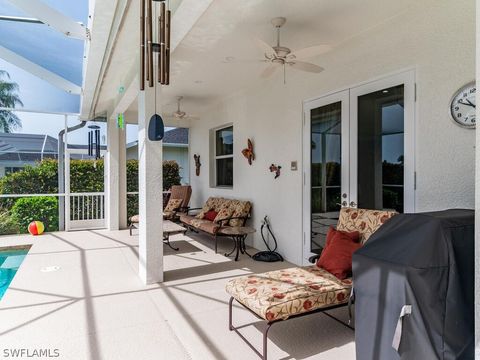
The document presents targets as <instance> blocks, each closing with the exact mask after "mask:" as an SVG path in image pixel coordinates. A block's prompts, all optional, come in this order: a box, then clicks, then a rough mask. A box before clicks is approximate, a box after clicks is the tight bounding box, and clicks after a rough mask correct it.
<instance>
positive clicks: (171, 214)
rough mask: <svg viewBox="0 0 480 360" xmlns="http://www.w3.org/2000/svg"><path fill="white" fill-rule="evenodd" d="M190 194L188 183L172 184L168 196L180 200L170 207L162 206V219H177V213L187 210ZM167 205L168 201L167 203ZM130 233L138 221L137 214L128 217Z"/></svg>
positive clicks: (190, 188)
mask: <svg viewBox="0 0 480 360" xmlns="http://www.w3.org/2000/svg"><path fill="white" fill-rule="evenodd" d="M191 196H192V187H191V186H190V185H173V186H172V187H171V189H170V198H169V201H170V200H172V199H179V200H182V201H181V202H179V203H178V205H175V206H174V207H173V208H172V209H167V208H166V207H164V210H163V219H164V220H170V221H177V220H178V219H179V215H180V214H182V213H187V212H188V204H189V203H190V197H191ZM166 206H168V201H167V205H166ZM129 220H130V226H129V229H130V235H132V230H133V229H134V228H136V227H137V224H138V223H139V222H140V217H139V215H134V216H132V217H131V218H130V219H129Z"/></svg>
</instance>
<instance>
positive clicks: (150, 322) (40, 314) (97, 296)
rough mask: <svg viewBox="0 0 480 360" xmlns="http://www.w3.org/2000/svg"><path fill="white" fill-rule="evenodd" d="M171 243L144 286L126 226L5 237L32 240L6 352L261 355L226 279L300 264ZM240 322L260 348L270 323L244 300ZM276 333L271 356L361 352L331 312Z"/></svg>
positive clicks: (191, 242) (200, 241)
mask: <svg viewBox="0 0 480 360" xmlns="http://www.w3.org/2000/svg"><path fill="white" fill-rule="evenodd" d="M172 242H173V243H174V244H175V245H176V246H179V247H180V248H181V250H180V251H178V252H175V251H173V250H170V249H169V248H168V247H165V253H164V271H165V277H164V282H163V283H161V284H152V285H148V286H145V285H143V284H142V282H141V281H140V279H139V277H138V275H137V272H138V236H132V237H131V236H129V235H128V231H126V230H121V231H107V230H92V231H78V232H58V233H51V234H47V235H45V236H42V237H38V238H35V239H33V240H32V238H31V237H30V236H25V237H18V236H12V237H4V238H2V246H9V245H19V244H32V243H33V247H32V249H31V250H30V252H29V254H28V257H27V258H26V259H25V260H24V262H23V264H22V267H21V271H20V272H19V273H18V274H17V276H16V277H15V279H14V282H13V283H12V284H11V286H10V288H9V290H8V293H7V294H6V295H5V296H4V298H3V299H2V301H1V303H0V314H1V318H2V322H1V324H0V335H1V337H2V344H3V346H4V349H6V350H8V349H21V348H28V349H29V351H30V353H31V352H32V351H33V349H36V348H41V349H50V351H51V352H52V354H53V351H54V350H55V349H58V352H59V355H60V356H59V358H61V359H72V360H73V359H256V358H257V355H256V354H255V353H254V352H252V351H251V350H250V349H249V348H248V346H247V345H246V344H245V343H244V342H243V341H242V340H241V339H240V338H239V337H238V336H236V335H235V334H234V333H233V332H230V331H228V330H227V318H228V306H227V305H228V295H227V294H226V293H225V289H224V288H225V282H226V281H227V280H229V279H232V278H234V277H236V276H240V275H246V274H253V273H261V272H264V271H267V270H271V269H272V268H275V269H277V268H285V267H289V266H292V264H289V263H276V264H274V265H272V264H267V263H261V262H255V261H253V260H251V259H250V258H248V257H245V256H244V257H241V259H240V261H238V262H235V261H233V260H232V259H231V258H230V259H228V258H226V257H224V256H223V253H224V252H226V251H227V250H228V251H229V250H230V249H231V246H232V244H231V242H230V241H227V240H225V241H223V242H221V243H220V247H219V254H215V253H214V252H213V251H212V249H211V247H210V244H209V240H208V239H205V238H204V237H202V236H199V235H194V236H192V235H190V234H189V236H183V235H176V236H175V237H173V238H172ZM334 313H335V312H334ZM336 315H338V316H339V317H340V318H345V316H346V312H345V311H342V310H337V311H336ZM235 320H236V321H239V322H242V323H245V324H248V323H251V325H250V326H247V327H245V328H243V329H242V332H243V333H244V334H245V335H246V336H247V337H248V338H250V339H251V340H252V341H253V342H254V343H255V344H256V345H258V346H259V347H260V345H261V344H260V343H261V341H260V339H261V338H260V337H259V334H260V333H261V331H262V327H263V325H264V324H263V323H262V322H259V321H258V320H257V319H256V318H255V317H253V316H252V315H251V314H249V313H248V312H247V311H246V310H244V309H242V308H241V307H240V306H236V313H235ZM293 333H294V334H296V336H294V337H292V336H291V334H293ZM270 338H271V345H270V354H271V356H272V358H279V359H280V358H297V359H305V358H315V359H332V358H342V359H353V358H354V357H355V355H354V350H355V349H354V342H353V340H354V334H353V332H352V331H351V330H350V329H348V328H346V327H344V326H343V325H340V324H339V323H337V322H336V321H335V320H332V319H331V318H329V317H327V316H325V315H323V314H317V315H314V316H310V317H308V318H306V319H298V320H297V321H289V322H287V323H285V324H282V325H280V326H278V328H277V329H274V330H272V332H271V334H270ZM319 339H321V341H319ZM7 345H8V346H7ZM27 345H28V346H27Z"/></svg>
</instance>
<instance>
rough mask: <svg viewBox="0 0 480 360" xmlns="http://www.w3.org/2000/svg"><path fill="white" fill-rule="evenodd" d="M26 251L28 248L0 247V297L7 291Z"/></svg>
mask: <svg viewBox="0 0 480 360" xmlns="http://www.w3.org/2000/svg"><path fill="white" fill-rule="evenodd" d="M27 253H28V249H20V250H16V249H13V250H12V249H7V250H2V249H1V248H0V299H1V298H2V297H3V294H5V292H6V291H7V289H8V286H9V285H10V283H11V282H12V280H13V277H14V276H15V274H16V273H17V271H18V268H19V267H20V265H21V264H22V261H23V259H25V256H26V255H27Z"/></svg>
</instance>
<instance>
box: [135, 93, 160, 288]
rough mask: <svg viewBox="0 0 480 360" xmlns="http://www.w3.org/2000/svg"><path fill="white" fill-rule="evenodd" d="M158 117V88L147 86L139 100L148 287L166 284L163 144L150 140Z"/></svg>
mask: <svg viewBox="0 0 480 360" xmlns="http://www.w3.org/2000/svg"><path fill="white" fill-rule="evenodd" d="M156 86H157V95H158V92H159V91H160V86H159V85H156ZM154 114H155V88H150V87H148V86H146V87H145V91H141V92H140V94H139V97H138V161H139V162H138V180H139V183H138V193H139V215H140V223H139V239H138V246H139V276H140V278H141V279H142V281H143V282H144V283H145V284H151V283H155V282H161V281H163V241H162V238H163V231H162V226H163V177H162V176H163V171H162V170H163V169H162V158H163V151H162V141H150V140H149V139H148V122H149V120H150V117H151V116H152V115H154Z"/></svg>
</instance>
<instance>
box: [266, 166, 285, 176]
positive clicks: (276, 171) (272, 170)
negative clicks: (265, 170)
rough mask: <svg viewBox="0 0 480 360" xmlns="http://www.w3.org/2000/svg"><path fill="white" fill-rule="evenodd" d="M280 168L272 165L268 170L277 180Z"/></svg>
mask: <svg viewBox="0 0 480 360" xmlns="http://www.w3.org/2000/svg"><path fill="white" fill-rule="evenodd" d="M281 168H282V167H281V166H280V165H275V164H272V165H270V167H269V169H270V172H274V173H275V178H274V179H276V178H278V177H279V176H280V169H281Z"/></svg>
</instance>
